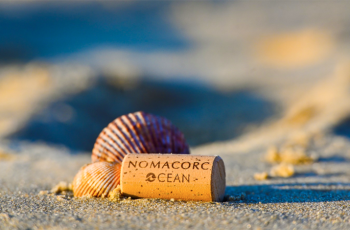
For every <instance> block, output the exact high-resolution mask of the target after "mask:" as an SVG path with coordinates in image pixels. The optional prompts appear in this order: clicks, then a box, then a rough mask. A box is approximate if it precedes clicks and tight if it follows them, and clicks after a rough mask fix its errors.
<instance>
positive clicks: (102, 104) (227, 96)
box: [9, 78, 277, 151]
mask: <svg viewBox="0 0 350 230" xmlns="http://www.w3.org/2000/svg"><path fill="white" fill-rule="evenodd" d="M126 86H127V87H126ZM126 86H125V84H124V83H123V84H121V83H120V84H119V83H118V82H113V83H110V82H107V81H106V80H105V78H101V79H100V80H99V81H98V82H97V83H96V85H95V86H94V87H92V88H90V89H88V90H86V91H84V92H82V93H80V94H77V95H73V96H70V97H68V98H64V99H63V100H59V101H56V102H53V103H51V104H50V105H49V106H48V107H47V108H46V109H44V110H43V111H39V112H38V113H37V114H36V115H35V116H33V117H32V118H31V120H30V121H29V122H28V123H27V125H26V126H25V127H24V128H23V129H21V130H20V131H19V132H17V133H15V134H14V135H12V136H10V137H9V138H10V139H12V140H29V141H44V142H47V143H51V144H58V145H64V146H66V147H68V148H70V149H71V150H80V151H81V150H82V151H91V149H92V147H93V144H94V143H95V140H96V138H97V136H98V134H99V133H100V132H101V130H102V129H103V128H104V127H106V126H107V124H108V123H109V122H111V121H112V120H114V119H115V118H117V117H119V116H121V115H123V114H127V113H130V112H136V111H145V112H149V113H153V114H156V115H159V116H164V117H166V118H168V119H169V120H170V121H172V123H173V124H175V125H176V126H177V127H178V128H179V129H180V130H181V131H182V132H183V133H184V134H185V138H186V140H187V141H188V143H189V144H190V145H191V146H196V145H200V144H204V143H208V142H213V141H223V140H228V139H231V138H234V137H237V136H238V135H240V134H242V133H243V132H245V129H246V128H247V127H250V126H257V125H259V124H261V123H262V122H264V121H265V120H266V119H269V118H271V117H272V116H276V113H277V112H276V111H277V109H276V106H275V105H274V104H272V103H270V102H269V101H266V100H264V99H263V98H262V97H261V96H258V95H256V94H254V93H253V92H252V91H250V90H237V91H234V92H221V91H217V90H214V89H213V88H210V87H207V86H204V85H200V84H194V83H193V84H190V83H184V82H167V81H154V80H140V81H138V82H136V83H135V84H132V85H131V86H130V85H126ZM65 110H67V111H68V112H70V113H71V117H70V118H69V117H68V118H69V119H66V118H67V117H66V113H65V112H64V111H65ZM60 116H63V118H65V119H60Z"/></svg>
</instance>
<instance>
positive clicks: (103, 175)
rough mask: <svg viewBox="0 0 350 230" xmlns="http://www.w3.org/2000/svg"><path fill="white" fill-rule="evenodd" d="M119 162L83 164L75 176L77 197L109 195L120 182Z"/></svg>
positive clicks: (74, 191)
mask: <svg viewBox="0 0 350 230" xmlns="http://www.w3.org/2000/svg"><path fill="white" fill-rule="evenodd" d="M120 170H121V165H120V164H119V163H110V162H96V163H92V164H89V165H86V166H83V167H82V168H81V169H80V171H79V172H78V174H77V175H76V176H75V177H74V181H73V193H74V196H75V197H107V196H108V194H109V192H111V191H113V189H115V188H116V187H117V185H119V183H120Z"/></svg>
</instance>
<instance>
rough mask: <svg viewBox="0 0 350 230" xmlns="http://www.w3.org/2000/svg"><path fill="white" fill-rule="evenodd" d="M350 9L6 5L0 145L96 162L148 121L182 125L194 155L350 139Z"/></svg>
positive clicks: (319, 5) (240, 4)
mask: <svg viewBox="0 0 350 230" xmlns="http://www.w3.org/2000/svg"><path fill="white" fill-rule="evenodd" d="M349 8H350V2H348V1H310V2H304V1H233V2H191V3H186V2H168V1H167V2H161V1H150V2H143V1H140V2H111V1H96V2H94V1H91V2H74V3H69V2H66V1H63V2H59V1H53V2H50V1H48V2H45V1H30V2H25V3H24V2H20V3H18V2H17V1H14V2H2V3H0V139H1V140H7V141H9V143H11V145H12V146H14V148H15V146H16V143H20V142H23V141H24V142H39V143H45V144H49V145H55V146H56V145H57V146H64V147H65V148H67V149H69V150H70V151H71V152H72V153H74V152H90V151H91V149H92V147H93V144H94V142H95V140H96V137H97V136H98V134H99V133H100V131H101V130H102V129H103V128H104V127H105V126H107V124H108V123H109V122H111V121H112V120H113V119H115V118H117V117H118V116H121V115H123V114H126V113H130V112H135V111H140V110H142V111H145V112H149V113H154V114H156V115H160V116H164V117H166V118H168V119H169V120H171V121H172V122H173V123H174V124H175V125H176V126H178V127H179V129H180V130H181V131H182V132H183V133H184V134H185V137H186V139H187V140H188V142H189V144H190V145H191V147H197V146H201V145H206V144H210V143H213V142H220V143H222V142H227V141H231V140H239V138H243V137H247V136H249V135H250V134H254V133H263V134H262V135H261V136H264V140H266V138H268V137H270V138H271V139H274V138H281V137H283V136H284V135H287V134H290V133H300V132H301V131H302V132H304V133H315V132H324V131H327V132H332V133H334V134H336V135H343V136H346V137H349V136H350V121H349V119H348V117H349V111H350V108H349V107H350V95H349V85H350V84H349V83H350V64H349V63H350V62H349V58H350V14H349ZM278 130H283V132H282V131H280V132H278ZM257 139H258V138H255V137H254V138H251V139H249V140H251V141H253V140H257ZM251 141H250V142H249V143H252V142H251Z"/></svg>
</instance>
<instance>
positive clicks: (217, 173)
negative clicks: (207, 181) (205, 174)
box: [211, 156, 226, 202]
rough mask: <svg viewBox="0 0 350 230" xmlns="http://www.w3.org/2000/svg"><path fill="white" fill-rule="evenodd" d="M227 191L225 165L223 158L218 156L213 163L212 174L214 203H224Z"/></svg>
mask: <svg viewBox="0 0 350 230" xmlns="http://www.w3.org/2000/svg"><path fill="white" fill-rule="evenodd" d="M225 189H226V172H225V164H224V161H223V160H222V159H221V157H219V156H217V157H216V158H215V160H214V163H213V169H212V174H211V195H212V200H213V201H218V202H222V201H223V200H224V196H225Z"/></svg>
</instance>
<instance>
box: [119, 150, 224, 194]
mask: <svg viewBox="0 0 350 230" xmlns="http://www.w3.org/2000/svg"><path fill="white" fill-rule="evenodd" d="M120 184H121V192H122V194H123V195H124V196H130V197H134V198H161V199H176V200H197V201H222V200H223V199H224V195H225V188H226V175H225V165H224V162H223V160H222V159H221V158H220V157H219V156H193V155H184V154H128V155H127V156H126V157H125V158H124V161H123V164H122V169H121V179H120Z"/></svg>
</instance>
